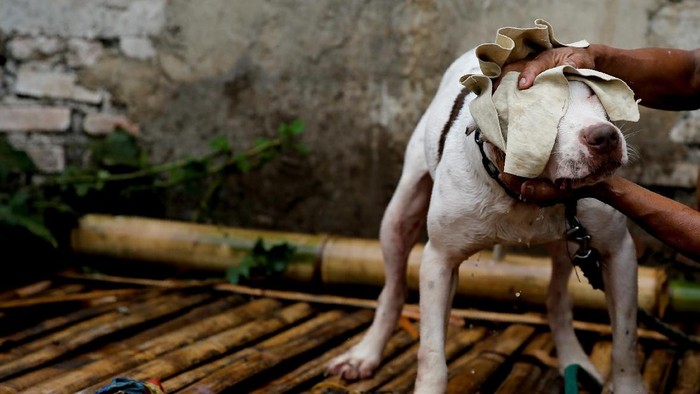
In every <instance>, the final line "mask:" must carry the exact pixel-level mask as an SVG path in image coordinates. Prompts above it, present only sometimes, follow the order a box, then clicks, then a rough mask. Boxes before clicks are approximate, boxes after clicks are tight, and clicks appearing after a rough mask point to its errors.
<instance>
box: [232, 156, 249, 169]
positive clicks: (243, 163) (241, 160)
mask: <svg viewBox="0 0 700 394" xmlns="http://www.w3.org/2000/svg"><path fill="white" fill-rule="evenodd" d="M234 161H235V162H236V166H237V167H238V169H239V170H240V171H241V172H242V173H247V172H250V169H251V167H252V166H251V164H250V161H249V160H248V158H247V157H246V155H244V154H242V153H239V154H237V155H236V156H235V157H234Z"/></svg>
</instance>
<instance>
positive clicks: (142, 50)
mask: <svg viewBox="0 0 700 394" xmlns="http://www.w3.org/2000/svg"><path fill="white" fill-rule="evenodd" d="M119 49H121V51H122V53H123V54H124V55H126V56H128V57H131V58H134V59H140V60H144V59H150V58H152V57H154V56H155V55H156V50H155V48H153V44H152V43H151V40H149V39H148V38H141V37H124V38H122V39H121V40H120V41H119Z"/></svg>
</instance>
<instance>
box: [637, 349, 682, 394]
mask: <svg viewBox="0 0 700 394" xmlns="http://www.w3.org/2000/svg"><path fill="white" fill-rule="evenodd" d="M674 359H675V355H674V352H673V351H671V350H670V349H654V350H652V351H651V354H650V355H649V357H648V358H647V360H646V362H645V363H644V373H643V375H642V378H643V379H644V384H645V385H646V386H647V388H648V389H649V392H650V393H662V392H664V389H665V387H667V386H668V380H669V377H670V376H671V371H672V370H673V362H674Z"/></svg>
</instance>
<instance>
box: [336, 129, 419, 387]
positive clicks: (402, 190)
mask: <svg viewBox="0 0 700 394" xmlns="http://www.w3.org/2000/svg"><path fill="white" fill-rule="evenodd" d="M422 138H423V137H422V135H421V134H420V133H418V132H416V133H414V135H413V137H412V138H411V141H410V142H409V145H408V148H407V150H406V160H405V164H404V169H403V172H402V174H401V179H400V180H399V184H398V186H397V187H396V191H395V192H394V195H393V197H392V199H391V201H390V202H389V205H388V206H387V208H386V211H385V212H384V217H383V219H382V224H381V229H380V234H379V239H380V241H381V246H382V253H383V256H384V271H385V283H384V288H383V289H382V291H381V294H380V295H379V305H378V306H377V311H376V313H375V315H374V321H373V322H372V325H371V326H370V328H369V329H368V331H367V333H366V334H365V336H364V337H363V338H362V340H361V341H360V342H359V343H358V344H357V345H355V346H353V347H352V348H351V349H350V350H348V351H347V352H346V353H344V354H342V355H340V356H338V357H336V358H334V359H333V360H331V362H330V363H329V366H328V372H329V373H331V374H334V375H340V376H342V377H343V378H344V379H348V380H353V379H358V378H361V379H364V378H368V377H370V376H372V374H373V373H374V371H375V369H376V368H377V366H378V365H379V363H380V361H381V356H382V351H383V349H384V346H385V345H386V343H387V341H388V340H389V338H390V337H391V334H392V332H393V330H394V327H395V326H396V322H397V320H398V318H399V315H400V313H401V309H402V308H403V304H404V301H405V298H406V293H407V285H406V263H407V260H408V255H409V253H410V252H411V249H412V248H413V245H414V244H415V243H416V241H417V239H418V237H419V236H420V235H421V231H422V230H423V228H424V224H425V219H426V214H427V210H428V203H429V201H430V191H431V188H432V185H433V181H432V179H431V177H430V174H429V173H428V169H427V166H426V164H425V158H424V153H423V140H422Z"/></svg>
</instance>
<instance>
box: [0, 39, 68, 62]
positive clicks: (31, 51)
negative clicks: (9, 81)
mask: <svg viewBox="0 0 700 394" xmlns="http://www.w3.org/2000/svg"><path fill="white" fill-rule="evenodd" d="M65 48H66V44H65V42H64V41H63V40H61V39H59V38H56V37H44V36H39V37H16V38H14V39H12V40H10V42H8V43H7V49H8V50H9V52H10V56H12V57H13V58H15V59H18V60H36V59H41V58H46V57H48V56H52V55H55V54H57V53H59V52H61V51H63V50H64V49H65Z"/></svg>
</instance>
